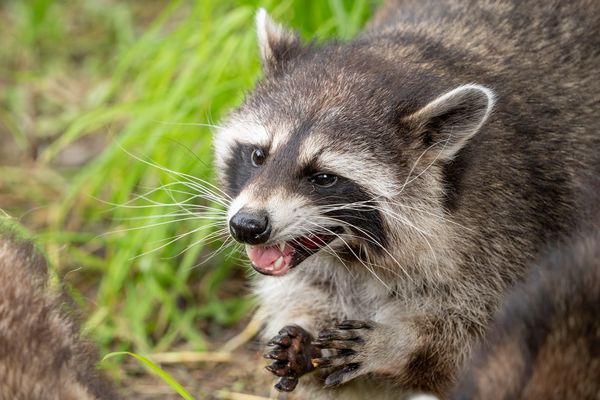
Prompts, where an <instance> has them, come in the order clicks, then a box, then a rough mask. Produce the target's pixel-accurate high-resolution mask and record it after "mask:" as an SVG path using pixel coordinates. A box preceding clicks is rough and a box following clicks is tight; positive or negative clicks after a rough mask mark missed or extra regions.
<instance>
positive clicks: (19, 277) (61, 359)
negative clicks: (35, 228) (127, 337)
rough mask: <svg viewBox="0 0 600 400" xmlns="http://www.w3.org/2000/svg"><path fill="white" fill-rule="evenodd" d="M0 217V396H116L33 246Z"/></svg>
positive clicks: (26, 399) (76, 399)
mask: <svg viewBox="0 0 600 400" xmlns="http://www.w3.org/2000/svg"><path fill="white" fill-rule="evenodd" d="M20 236H21V235H19V234H17V233H16V231H15V229H13V227H12V226H11V227H8V224H7V222H6V221H3V220H0V399H1V400H37V399H39V400H100V399H116V398H117V396H116V394H115V392H114V391H113V388H112V386H111V384H110V383H109V382H108V380H107V379H105V377H104V376H102V374H101V373H100V372H99V371H97V370H96V368H95V363H96V362H97V360H98V358H97V356H96V352H95V349H94V347H93V346H92V345H91V344H90V343H88V342H86V341H84V340H82V339H81V337H80V334H79V326H78V324H77V323H76V322H75V321H74V319H73V318H72V317H71V316H70V315H69V314H68V313H67V310H66V309H65V306H66V304H67V303H65V300H66V299H63V298H61V296H60V295H58V294H57V293H53V292H52V291H50V290H49V289H48V288H47V286H46V283H47V278H48V277H47V264H46V260H45V258H44V257H43V256H42V255H41V254H40V252H39V251H37V249H36V248H35V247H34V245H33V244H32V243H31V242H30V241H28V240H26V239H23V238H22V237H20Z"/></svg>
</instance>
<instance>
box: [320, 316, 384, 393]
mask: <svg viewBox="0 0 600 400" xmlns="http://www.w3.org/2000/svg"><path fill="white" fill-rule="evenodd" d="M374 327H375V323H374V322H367V321H354V320H348V321H342V322H341V323H339V324H337V325H336V326H335V328H333V329H326V330H323V331H321V332H320V333H319V335H318V336H317V339H316V340H314V341H313V345H315V346H316V347H318V348H320V349H321V350H326V353H327V354H330V355H328V356H323V357H321V358H316V359H313V360H312V362H313V365H314V366H315V367H317V368H336V370H334V372H332V373H331V374H329V376H327V378H326V379H325V386H326V387H331V386H338V385H341V384H343V383H346V382H348V381H350V380H352V379H354V378H356V377H358V376H360V375H363V374H366V373H367V372H368V371H367V370H366V369H365V366H364V361H365V354H366V353H368V351H366V352H365V350H366V349H365V347H366V346H367V344H368V342H369V339H370V336H371V335H372V331H373V328H374Z"/></svg>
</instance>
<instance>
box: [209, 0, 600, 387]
mask: <svg viewBox="0 0 600 400" xmlns="http://www.w3.org/2000/svg"><path fill="white" fill-rule="evenodd" d="M256 24H257V27H256V29H257V36H258V43H259V49H260V57H261V62H262V67H263V72H264V77H263V79H262V80H261V81H259V82H258V84H257V85H256V87H255V89H254V91H253V92H252V93H250V94H249V95H248V96H247V98H246V99H245V101H244V102H243V104H242V105H241V106H240V107H239V109H237V110H235V111H233V112H232V114H231V115H230V116H229V117H228V118H227V119H226V120H225V121H224V122H223V124H222V127H221V128H220V129H219V130H218V132H217V133H216V135H215V139H214V147H215V163H216V169H217V172H218V175H219V180H220V182H221V186H222V188H223V191H224V192H225V193H226V194H227V196H228V197H229V198H230V199H231V202H230V204H229V206H228V226H229V230H230V232H231V235H232V237H233V238H234V239H235V240H237V241H238V242H240V243H243V244H245V245H246V252H247V254H248V257H249V260H250V262H251V266H252V268H253V270H254V271H256V272H257V273H258V274H255V276H254V278H253V290H254V293H255V294H256V297H257V298H258V301H259V304H260V306H259V310H258V315H259V317H260V318H261V320H262V322H263V324H264V329H263V333H262V337H263V338H264V339H265V340H268V345H269V347H268V348H267V350H266V352H265V357H266V358H268V359H272V360H273V363H272V364H271V365H269V366H268V367H267V368H268V369H269V370H270V371H271V372H272V373H273V374H274V375H276V376H277V377H279V381H278V382H277V384H276V388H277V389H278V390H281V391H287V392H292V394H291V396H292V397H294V396H295V398H319V399H353V398H358V399H363V398H365V396H367V395H368V396H369V398H373V399H386V398H390V399H398V398H402V397H403V396H405V395H410V394H411V393H414V392H422V391H425V392H430V393H434V394H438V395H442V396H444V395H446V394H447V393H448V391H449V389H450V388H451V387H452V384H453V382H454V381H455V380H456V377H457V375H458V374H459V372H460V371H461V369H462V368H463V365H464V363H465V360H466V359H468V357H469V355H470V352H471V348H472V346H473V344H474V343H476V342H477V340H478V338H480V337H481V336H482V334H483V332H484V331H485V327H486V324H487V323H488V322H489V320H490V318H491V315H493V313H494V311H495V310H496V309H497V308H498V304H499V303H500V299H501V298H502V297H503V295H504V294H505V292H506V291H507V290H508V289H509V288H510V287H511V286H512V285H514V284H515V283H517V282H519V281H521V280H522V279H523V277H524V276H525V274H526V272H527V269H528V266H529V265H531V263H532V262H533V260H534V259H535V257H536V255H537V253H538V252H539V251H540V250H541V249H543V248H544V247H545V246H547V245H548V244H549V243H552V242H554V241H556V240H559V239H560V238H562V237H564V236H565V235H567V234H569V233H571V232H573V230H574V229H575V227H576V226H577V225H578V223H579V221H581V220H582V219H584V217H583V215H582V212H581V211H580V209H581V207H580V205H581V204H580V203H581V202H582V201H583V200H582V199H581V193H580V187H581V186H582V179H584V176H585V175H595V174H599V173H600V152H599V151H598V149H599V145H600V132H599V130H600V129H599V127H600V113H598V109H599V106H600V79H599V78H600V72H599V69H598V65H600V35H599V33H600V2H598V1H595V0H577V1H572V2H562V1H558V0H549V1H547V0H544V1H541V0H526V1H517V0H507V1H485V0H482V1H459V0H448V1H444V2H439V1H437V0H419V1H417V0H397V1H388V2H386V3H385V4H384V5H383V6H382V7H381V9H380V10H379V12H378V13H377V14H376V15H375V17H374V18H373V19H372V21H371V22H370V23H369V24H368V25H367V27H366V29H365V30H364V31H363V32H362V33H361V34H360V35H359V36H358V37H357V38H355V39H354V40H352V41H350V42H347V43H343V42H338V41H332V42H328V43H325V44H323V45H316V44H315V43H314V42H313V43H304V42H303V41H302V40H301V39H300V38H299V35H298V34H297V33H295V32H294V31H292V30H290V29H288V28H286V27H284V26H282V25H281V24H279V23H276V22H274V21H273V20H272V19H271V18H270V17H269V15H268V14H267V13H266V12H265V11H264V10H260V11H259V12H258V13H257V17H256ZM596 207H598V206H597V205H596ZM269 339H270V340H269ZM303 375H306V377H305V378H302V381H301V384H300V385H299V386H298V388H297V389H296V386H297V385H298V382H299V378H300V377H302V376H303Z"/></svg>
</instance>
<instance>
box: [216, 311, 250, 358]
mask: <svg viewBox="0 0 600 400" xmlns="http://www.w3.org/2000/svg"><path fill="white" fill-rule="evenodd" d="M259 329H260V322H259V319H258V317H257V314H254V316H253V317H252V319H251V320H250V322H249V323H248V325H246V327H245V328H244V329H243V330H242V331H241V332H240V333H238V334H237V335H235V336H234V337H232V338H231V339H229V340H228V341H227V343H225V344H224V345H223V346H221V348H220V349H219V352H232V351H234V350H235V349H237V348H238V347H240V346H242V345H244V344H245V343H247V342H249V341H250V340H252V338H253V337H254V336H256V334H257V333H258V331H259Z"/></svg>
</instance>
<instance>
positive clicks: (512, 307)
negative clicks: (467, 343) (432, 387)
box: [450, 227, 600, 400]
mask: <svg viewBox="0 0 600 400" xmlns="http://www.w3.org/2000/svg"><path fill="white" fill-rule="evenodd" d="M599 228H600V227H598V228H597V229H596V231H595V232H592V233H590V234H587V235H584V236H582V237H580V238H576V239H573V240H570V241H568V242H567V244H564V245H562V246H560V247H558V248H557V249H553V250H552V251H550V252H549V254H548V255H547V256H546V257H545V258H544V259H543V260H542V261H540V262H539V263H537V264H538V265H537V266H536V268H535V269H534V270H533V271H531V274H530V275H529V276H528V278H527V279H526V280H525V282H523V283H522V284H519V285H517V287H516V288H514V290H512V291H511V292H510V294H509V295H508V296H507V301H506V302H505V303H504V304H503V306H502V308H501V309H500V311H499V312H498V315H497V316H496V317H495V318H494V321H493V323H492V324H491V326H490V328H489V329H488V334H487V335H486V339H485V341H484V342H483V343H482V344H481V345H480V346H478V347H477V350H476V351H475V352H474V356H473V361H472V362H470V363H469V364H470V365H469V367H468V369H467V371H466V372H465V374H464V376H463V377H462V378H461V379H460V383H459V384H458V385H457V387H456V389H454V390H453V391H452V395H451V396H450V399H457V400H458V399H474V400H475V399H486V400H487V399H490V400H493V399H498V400H500V399H506V400H508V399H557V400H558V399H590V400H592V399H599V398H600V318H599V316H600V231H599V230H598V229H599Z"/></svg>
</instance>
